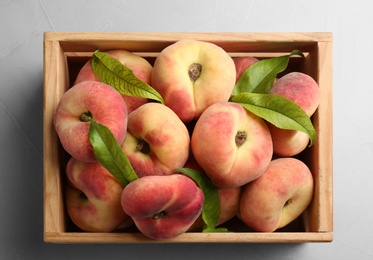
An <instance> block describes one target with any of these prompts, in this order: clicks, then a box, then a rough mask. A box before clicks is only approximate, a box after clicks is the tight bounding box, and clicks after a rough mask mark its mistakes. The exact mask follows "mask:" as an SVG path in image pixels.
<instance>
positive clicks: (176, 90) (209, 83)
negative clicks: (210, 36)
mask: <svg viewBox="0 0 373 260" xmlns="http://www.w3.org/2000/svg"><path fill="white" fill-rule="evenodd" d="M235 80H236V69H235V66H234V63H233V59H232V58H231V57H230V56H229V55H228V53H227V52H226V51H225V50H224V49H222V48H221V47H219V46H217V45H215V44H213V43H209V42H202V41H196V40H187V39H185V40H180V41H177V42H175V43H173V44H171V45H169V46H168V47H166V48H165V49H163V51H162V52H161V53H159V55H158V56H157V58H156V60H155V63H154V65H153V71H152V78H151V85H152V87H153V88H155V89H156V90H157V91H158V92H159V93H160V94H161V95H162V97H163V99H164V101H165V104H166V105H167V106H168V107H170V108H171V109H172V110H173V111H174V112H175V113H176V114H177V115H178V116H179V118H180V119H181V120H182V121H183V122H190V121H192V120H193V119H197V118H198V117H199V116H200V115H201V113H202V112H203V111H204V110H205V109H206V108H207V107H209V106H210V105H212V104H214V103H216V102H221V101H228V99H229V98H230V96H231V93H232V90H233V87H234V84H235Z"/></svg>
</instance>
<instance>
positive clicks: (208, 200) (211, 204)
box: [176, 168, 227, 232]
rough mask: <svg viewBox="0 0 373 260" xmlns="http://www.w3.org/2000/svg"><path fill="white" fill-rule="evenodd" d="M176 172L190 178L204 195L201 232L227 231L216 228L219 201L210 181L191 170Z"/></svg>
mask: <svg viewBox="0 0 373 260" xmlns="http://www.w3.org/2000/svg"><path fill="white" fill-rule="evenodd" d="M176 170H177V171H178V172H181V173H183V174H185V175H187V176H189V177H190V178H192V179H193V180H194V181H195V182H196V183H197V185H198V187H200V188H201V190H202V191H203V194H204V195H205V200H204V202H203V208H202V219H203V221H204V223H205V226H204V229H203V232H225V231H227V229H226V228H216V224H217V222H218V220H219V217H220V201H219V194H218V190H217V188H216V186H215V185H214V184H213V183H212V182H211V180H210V179H209V178H208V177H207V176H206V175H205V174H202V173H200V172H198V171H196V170H193V169H189V168H177V169H176Z"/></svg>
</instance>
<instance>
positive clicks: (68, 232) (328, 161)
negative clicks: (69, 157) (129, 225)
mask: <svg viewBox="0 0 373 260" xmlns="http://www.w3.org/2000/svg"><path fill="white" fill-rule="evenodd" d="M183 38H191V39H196V40H203V41H209V42H212V43H214V44H217V45H219V46H221V47H222V48H224V49H225V50H226V51H227V52H228V53H229V54H230V55H231V56H232V57H236V56H245V55H251V56H255V57H258V58H267V57H275V56H279V55H285V54H289V53H290V52H291V51H292V50H294V49H297V50H300V51H302V52H303V53H304V54H305V55H306V63H300V61H301V60H300V59H299V58H298V59H297V58H292V59H291V60H290V63H289V70H297V71H302V72H305V73H307V74H309V75H310V76H312V77H313V78H314V79H315V80H316V81H317V82H318V84H319V86H320V91H321V103H320V106H319V108H318V109H317V111H316V112H315V114H314V115H313V117H312V120H313V123H314V126H315V129H316V131H317V135H318V137H317V141H316V143H315V145H313V146H312V147H311V148H307V149H306V151H304V152H303V153H302V154H301V158H302V160H304V161H305V162H306V164H307V165H308V166H309V167H310V169H311V171H312V172H313V175H314V179H315V192H314V197H313V201H312V203H311V205H310V206H309V208H308V209H307V211H306V212H304V214H303V215H302V216H301V217H300V218H299V219H298V220H297V221H295V222H294V223H293V224H291V225H289V227H287V228H284V229H281V230H278V231H276V232H273V233H260V232H253V231H250V230H248V229H247V228H245V227H244V225H242V223H240V221H239V220H238V219H233V220H231V221H230V223H228V224H227V225H229V227H230V228H232V230H233V231H234V232H232V233H194V232H188V233H185V234H182V235H180V236H178V237H176V238H173V239H169V240H161V241H158V240H152V239H149V238H146V237H145V236H144V235H142V234H141V233H139V232H136V231H126V232H113V233H89V232H80V231H78V230H77V229H75V228H73V227H72V224H71V221H70V220H69V217H68V216H67V213H66V210H65V207H64V199H63V195H64V194H63V179H64V178H63V174H64V167H65V164H66V156H65V155H64V151H63V150H62V148H61V145H60V143H59V139H58V137H57V134H56V132H55V130H54V127H53V121H52V118H53V113H54V111H55V109H56V106H57V104H58V102H59V100H60V98H61V97H62V95H63V94H64V92H65V91H66V90H67V89H68V88H69V87H70V85H71V82H72V81H74V79H75V76H76V74H77V72H78V71H79V69H80V68H81V66H82V65H83V64H84V63H85V62H86V61H87V60H88V59H89V58H90V57H91V56H92V53H93V52H94V51H95V50H97V49H99V50H101V51H105V50H109V49H125V50H128V51H131V52H134V53H136V54H139V55H141V56H143V57H145V58H146V59H148V60H149V61H150V62H153V61H154V59H155V57H156V56H157V54H158V53H159V52H160V51H161V50H162V49H163V48H165V47H166V46H168V45H170V44H172V43H174V42H175V41H177V40H179V39H183ZM332 45H333V42H332V34H331V33H64V32H61V33H59V32H46V33H45V34H44V121H43V124H44V126H43V129H44V241H45V242H52V243H144V242H146V243H161V242H162V243H179V242H183V243H202V242H203V243H216V242H219V243H259V242H260V243H272V242H273V243H279V242H280V243H281V242H284V243H288V242H294V243H295V242H297V243H298V242H299V243H300V242H329V241H332V239H333V190H332V188H333V185H332V184H333V183H332V182H333V150H332V149H333V146H332V137H333V136H332V133H333V131H332V122H333V120H332V72H333V70H332Z"/></svg>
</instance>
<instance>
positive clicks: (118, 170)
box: [89, 120, 138, 187]
mask: <svg viewBox="0 0 373 260" xmlns="http://www.w3.org/2000/svg"><path fill="white" fill-rule="evenodd" d="M89 139H90V141H91V144H92V146H93V152H94V155H95V157H96V159H97V161H99V162H100V163H101V164H102V165H103V166H104V167H105V168H106V169H107V170H108V171H109V172H110V173H111V174H112V175H113V176H114V177H115V178H116V179H117V180H118V181H119V182H120V183H121V184H122V185H123V187H124V186H126V185H127V184H128V183H130V182H131V181H134V180H136V179H138V177H137V175H136V173H135V171H134V170H133V168H132V166H131V163H130V162H129V160H128V158H127V156H126V155H125V154H124V152H123V150H122V148H121V147H120V145H119V144H118V142H117V140H116V139H115V137H114V135H113V133H112V132H111V131H110V129H109V128H107V127H106V126H104V125H102V124H99V123H97V122H96V121H94V120H91V121H90V128H89Z"/></svg>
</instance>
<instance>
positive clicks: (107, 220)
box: [65, 157, 132, 232]
mask: <svg viewBox="0 0 373 260" xmlns="http://www.w3.org/2000/svg"><path fill="white" fill-rule="evenodd" d="M66 176H67V180H68V181H67V183H66V190H65V198H66V208H67V212H68V214H69V216H70V218H71V220H72V221H73V223H74V224H76V226H77V227H79V228H80V229H82V230H83V231H88V232H111V231H113V230H115V229H116V228H118V227H119V226H121V227H122V228H124V227H127V226H128V225H131V224H132V223H131V221H130V220H131V218H130V217H129V216H128V215H126V214H125V213H124V212H123V209H122V207H121V194H122V190H123V187H122V185H121V184H120V183H119V182H118V181H117V180H116V179H115V178H114V176H113V175H111V173H110V172H108V171H107V170H106V169H105V168H104V167H103V166H102V165H101V164H100V163H98V162H93V163H87V162H83V161H79V160H77V159H75V158H73V157H72V158H71V159H70V160H69V161H68V164H67V166H66Z"/></svg>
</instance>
